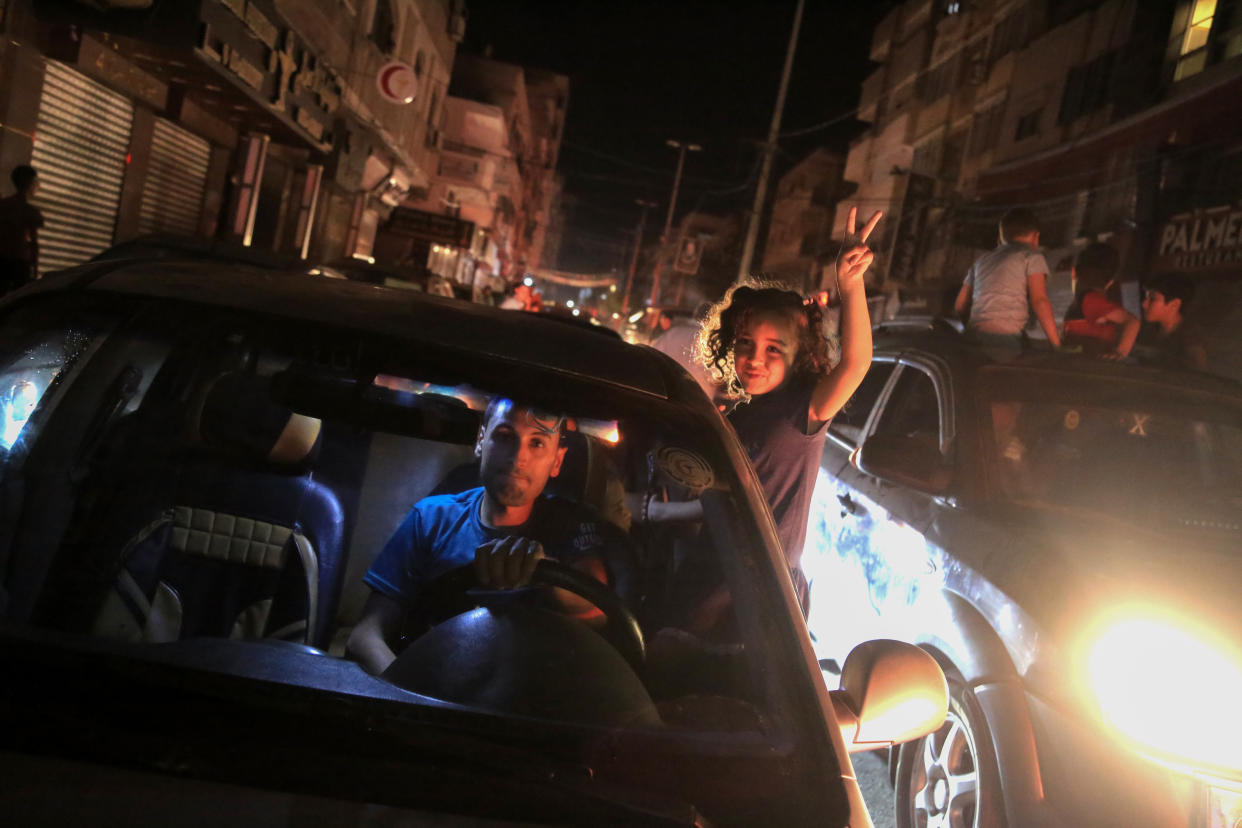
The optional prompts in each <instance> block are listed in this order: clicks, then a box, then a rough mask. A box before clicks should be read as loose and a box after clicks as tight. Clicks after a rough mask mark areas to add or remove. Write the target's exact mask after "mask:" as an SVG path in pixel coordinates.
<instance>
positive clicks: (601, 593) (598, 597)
mask: <svg viewBox="0 0 1242 828" xmlns="http://www.w3.org/2000/svg"><path fill="white" fill-rule="evenodd" d="M530 583H531V586H549V587H559V588H560V589H565V590H568V591H570V592H572V593H573V594H575V595H577V596H579V597H581V598H585V599H586V600H587V601H590V602H591V603H592V604H594V605H595V606H596V607H597V608H598V609H599V610H600V612H602V613H604V617H605V618H607V619H608V620H607V623H606V624H605V625H604V629H603V631H602V632H603V635H604V638H606V639H607V640H608V641H609V642H610V643H611V644H612V645H613V646H614V647H616V648H617V650H618V651H619V652H620V653H621V655H623V656H625V660H626V661H628V662H629V663H630V666H631V667H633V668H634V669H635V670H638V671H641V670H642V668H643V665H644V664H645V663H646V660H647V644H646V640H645V638H644V637H643V628H642V627H641V626H640V625H639V623H638V618H636V617H635V615H634V613H633V612H632V611H631V610H630V608H629V607H627V606H626V605H625V602H624V601H622V600H621V598H620V596H618V595H617V594H616V593H615V592H613V591H612V590H611V589H609V588H608V587H607V586H606V585H605V584H602V583H600V582H599V581H597V580H596V579H595V578H592V577H591V576H590V575H587V574H585V573H583V572H580V571H579V570H577V569H574V568H573V567H572V566H567V565H566V564H563V563H559V562H557V561H552V560H548V559H547V558H545V559H543V560H541V561H539V563H537V564H535V572H534V574H533V575H532V576H531V579H530ZM508 592H509V591H508V590H482V589H481V588H480V587H479V581H478V579H477V578H476V577H475V574H474V567H473V566H472V565H471V564H466V565H465V566H459V567H457V568H456V569H452V570H449V571H448V572H446V573H444V574H443V575H441V576H439V577H438V578H435V579H434V580H433V581H432V582H431V583H430V584H428V585H427V587H426V589H425V590H424V594H425V595H426V596H427V600H429V601H432V602H434V603H436V604H438V605H440V606H441V607H445V608H450V609H448V610H447V611H446V612H445V616H446V617H447V616H448V615H457V614H459V613H462V612H466V611H468V610H469V609H472V608H473V607H474V606H476V605H477V604H479V603H485V602H481V601H478V600H470V598H469V597H467V596H468V594H474V596H475V597H476V598H477V597H478V596H479V595H484V596H485V595H494V596H503V595H505V594H506V593H508Z"/></svg>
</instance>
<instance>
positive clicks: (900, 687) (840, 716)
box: [830, 639, 949, 753]
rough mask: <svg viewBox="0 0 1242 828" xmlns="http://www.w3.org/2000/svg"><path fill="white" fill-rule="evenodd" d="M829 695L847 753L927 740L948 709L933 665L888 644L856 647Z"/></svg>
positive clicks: (908, 647) (910, 649)
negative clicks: (835, 688) (835, 686)
mask: <svg viewBox="0 0 1242 828" xmlns="http://www.w3.org/2000/svg"><path fill="white" fill-rule="evenodd" d="M830 695H831V696H832V709H833V712H834V713H836V716H837V724H838V725H840V727H841V738H842V739H844V740H845V745H846V747H847V748H848V749H849V752H850V753H855V752H858V751H864V750H876V749H878V748H882V747H888V746H890V745H896V744H900V743H901V742H908V741H910V740H911V739H917V738H919V737H920V736H926V735H927V734H928V733H931V732H932V731H934V730H935V729H936V728H938V727H940V725H941V724H943V723H944V717H945V714H946V713H948V710H949V688H948V685H947V684H946V683H945V679H944V672H943V671H942V670H941V669H940V665H939V664H937V663H936V660H935V659H934V658H932V657H931V656H930V655H929V654H928V653H926V652H924V651H923V650H921V649H919V648H918V647H915V646H914V645H912V644H906V643H904V642H902V641H891V640H888V639H878V640H876V641H866V642H863V643H862V644H859V645H858V646H857V647H855V648H854V649H853V650H852V651H851V652H850V654H849V657H847V658H846V659H845V666H844V667H842V668H841V689H840V690H833V691H832V692H831V693H830Z"/></svg>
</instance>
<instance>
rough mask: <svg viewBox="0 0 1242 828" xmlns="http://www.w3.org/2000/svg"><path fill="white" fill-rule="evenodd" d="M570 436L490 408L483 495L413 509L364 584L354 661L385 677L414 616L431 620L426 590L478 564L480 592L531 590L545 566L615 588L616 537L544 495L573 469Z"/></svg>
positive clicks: (619, 542)
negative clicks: (556, 563)
mask: <svg viewBox="0 0 1242 828" xmlns="http://www.w3.org/2000/svg"><path fill="white" fill-rule="evenodd" d="M565 426H566V420H565V418H564V417H562V416H558V415H553V414H547V413H545V412H541V411H539V410H537V409H535V408H532V407H530V406H527V405H524V404H521V403H516V402H514V401H513V400H509V399H505V398H502V397H500V398H496V399H493V400H492V401H491V403H490V404H489V405H488V408H487V412H486V414H485V415H484V418H483V424H482V426H481V427H480V428H479V437H478V442H477V443H476V444H475V453H476V454H477V455H479V457H480V461H481V463H480V469H479V476H480V478H481V480H482V486H479V487H476V488H473V489H468V490H466V491H464V492H461V493H460V494H445V495H434V496H431V497H425V498H423V499H422V500H420V501H419V502H418V503H416V504H414V508H412V509H411V510H410V512H409V514H407V515H406V517H405V520H403V521H402V522H401V525H400V526H399V527H398V528H397V531H396V532H395V533H394V534H393V536H392V537H391V538H390V539H389V540H388V543H387V544H385V546H384V548H383V550H382V551H381V552H380V553H379V556H378V557H377V558H376V559H375V562H374V563H373V564H372V565H371V568H370V570H368V571H367V573H366V575H365V576H364V578H363V580H364V581H365V582H366V584H367V585H368V586H370V587H371V589H372V593H371V596H370V598H369V599H368V600H367V605H366V607H365V609H364V610H363V615H362V618H361V619H360V620H359V622H358V624H357V626H356V627H355V628H354V630H353V632H352V633H351V635H350V637H349V641H348V643H347V644H346V648H345V649H346V655H347V656H349V657H350V658H353V659H354V660H355V661H358V662H359V663H360V664H362V666H363V667H364V668H366V669H367V670H368V671H370V672H372V673H377V674H378V673H381V672H383V671H384V670H385V669H386V668H387V667H388V665H389V664H391V663H392V661H393V659H394V658H395V657H396V654H395V652H394V647H395V646H396V645H397V642H398V639H399V638H400V633H401V631H402V626H403V622H404V621H405V620H406V618H407V615H408V614H409V613H415V614H419V615H426V614H427V613H428V611H429V610H430V608H429V607H425V606H420V604H421V603H423V600H424V598H426V597H427V596H426V595H425V590H426V587H428V585H429V584H430V583H431V582H432V581H433V580H434V579H436V578H437V577H439V576H440V575H443V574H445V573H447V572H449V571H450V570H454V569H457V568H459V567H461V566H464V565H467V564H471V563H473V566H474V571H475V575H476V577H477V579H478V581H479V584H480V586H483V587H485V588H493V589H515V588H518V587H522V586H525V585H526V584H528V583H529V582H530V579H531V576H532V575H533V574H534V572H535V565H536V564H537V563H538V562H539V560H540V559H542V558H544V557H545V556H547V557H553V558H556V559H558V560H560V561H561V562H563V563H566V564H569V565H571V566H574V567H575V568H577V569H580V570H582V571H584V572H586V573H588V574H590V575H592V576H593V577H595V578H596V579H598V580H600V581H602V582H604V583H614V582H615V580H616V577H617V573H615V572H613V571H611V570H610V566H609V564H610V562H614V561H618V560H623V558H624V552H623V551H621V547H622V546H623V544H624V541H623V539H622V538H621V537H620V535H619V533H618V532H617V530H615V529H614V528H612V527H611V526H610V525H609V524H607V523H606V522H605V521H603V520H600V519H598V518H597V517H596V516H595V515H594V514H593V513H591V512H590V511H588V510H587V509H586V508H585V507H580V506H578V505H576V504H574V503H572V502H570V501H568V500H565V499H562V498H556V497H551V496H547V495H544V487H545V486H546V485H547V483H548V480H549V479H550V478H552V477H555V476H556V475H557V474H558V473H559V472H560V469H561V463H562V462H563V461H564V459H565V452H566V451H567V449H568V447H567V446H566V444H565V441H564V429H565ZM554 596H555V597H554V602H555V604H556V605H557V606H558V608H559V609H560V610H561V611H563V612H565V613H567V614H569V615H571V616H574V617H577V618H580V619H582V620H584V621H587V622H588V623H597V622H601V621H602V620H603V618H602V615H601V614H600V611H599V610H598V609H596V608H594V607H593V606H591V605H590V604H589V603H588V602H586V601H585V600H584V599H582V598H579V597H578V596H575V595H572V594H571V593H568V592H566V591H564V590H560V589H557V590H555V591H554ZM420 620H421V619H420Z"/></svg>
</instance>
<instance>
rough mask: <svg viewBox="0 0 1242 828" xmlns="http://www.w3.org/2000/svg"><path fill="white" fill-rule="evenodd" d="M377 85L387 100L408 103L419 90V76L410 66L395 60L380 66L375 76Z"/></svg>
mask: <svg viewBox="0 0 1242 828" xmlns="http://www.w3.org/2000/svg"><path fill="white" fill-rule="evenodd" d="M375 86H376V88H377V89H379V93H380V94H381V95H383V96H384V98H385V99H386V100H388V101H391V102H392V103H398V104H408V103H410V102H411V101H413V100H414V96H415V94H416V93H417V92H418V77H417V76H416V75H415V74H414V70H413V69H411V68H410V67H409V66H407V65H406V64H404V63H402V62H401V61H399V60H394V61H391V62H389V63H385V64H384V65H383V66H381V67H380V70H379V73H378V74H377V75H376V76H375Z"/></svg>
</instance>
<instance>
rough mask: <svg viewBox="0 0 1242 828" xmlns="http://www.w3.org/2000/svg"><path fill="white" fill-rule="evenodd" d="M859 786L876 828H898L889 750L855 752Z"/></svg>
mask: <svg viewBox="0 0 1242 828" xmlns="http://www.w3.org/2000/svg"><path fill="white" fill-rule="evenodd" d="M850 761H852V762H853V763H854V773H855V775H856V776H857V777H858V787H860V788H862V795H863V799H865V800H866V802H867V810H868V811H870V812H871V821H872V822H873V823H875V828H897V820H896V817H895V816H894V813H893V786H892V785H890V784H889V782H888V751H884V750H874V751H870V752H868V753H855V754H854V755H853V756H851V757H850Z"/></svg>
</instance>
